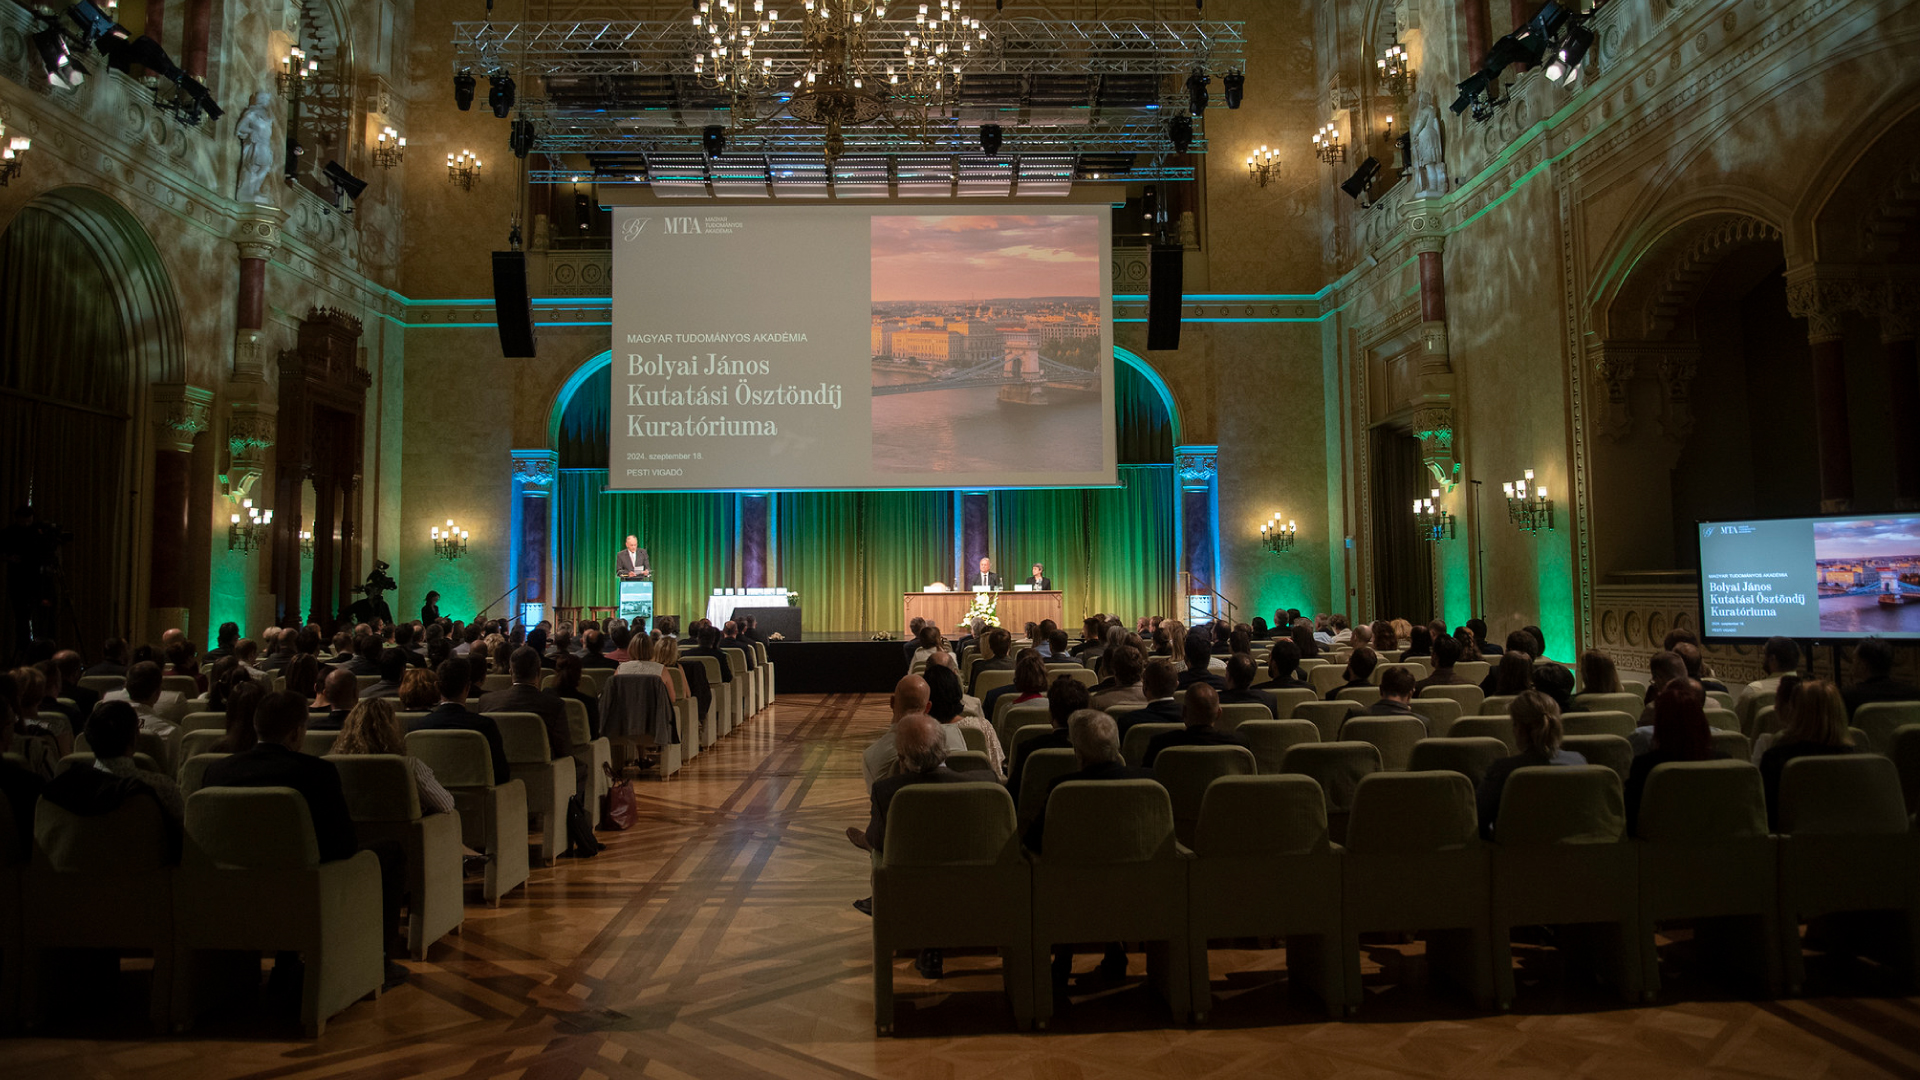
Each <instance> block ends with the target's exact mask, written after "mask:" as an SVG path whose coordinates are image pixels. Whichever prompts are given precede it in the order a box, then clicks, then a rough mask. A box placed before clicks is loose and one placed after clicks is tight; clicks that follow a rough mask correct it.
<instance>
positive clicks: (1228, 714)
mask: <svg viewBox="0 0 1920 1080" xmlns="http://www.w3.org/2000/svg"><path fill="white" fill-rule="evenodd" d="M1271 719H1273V714H1272V713H1271V712H1268V711H1267V707H1266V706H1265V705H1262V704H1260V703H1259V702H1257V701H1235V702H1230V703H1228V704H1226V705H1222V706H1220V719H1218V720H1215V721H1214V722H1213V726H1214V727H1216V728H1219V729H1220V730H1221V731H1237V730H1239V728H1240V725H1241V724H1244V723H1246V722H1247V721H1249V720H1271Z"/></svg>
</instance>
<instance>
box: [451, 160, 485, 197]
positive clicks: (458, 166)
mask: <svg viewBox="0 0 1920 1080" xmlns="http://www.w3.org/2000/svg"><path fill="white" fill-rule="evenodd" d="M447 179H448V180H449V181H451V182H453V183H455V184H459V185H460V190H462V191H472V190H473V185H475V184H477V183H479V182H480V159H479V158H477V157H475V156H474V155H473V151H471V150H462V151H460V153H458V154H448V155H447Z"/></svg>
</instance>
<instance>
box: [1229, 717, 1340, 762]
mask: <svg viewBox="0 0 1920 1080" xmlns="http://www.w3.org/2000/svg"><path fill="white" fill-rule="evenodd" d="M1233 733H1234V734H1235V735H1238V736H1240V738H1241V740H1242V741H1243V742H1245V743H1246V744H1247V749H1249V750H1251V751H1253V761H1254V764H1255V765H1256V766H1258V767H1259V769H1260V771H1261V772H1262V773H1277V772H1279V771H1280V763H1281V762H1282V761H1283V760H1285V759H1286V756H1287V749H1288V748H1289V747H1292V746H1298V745H1299V744H1301V743H1312V742H1319V741H1320V729H1319V728H1317V727H1314V726H1313V724H1312V723H1310V722H1309V721H1306V720H1249V721H1247V722H1246V723H1244V724H1241V725H1240V726H1239V727H1237V728H1235V729H1234V730H1233Z"/></svg>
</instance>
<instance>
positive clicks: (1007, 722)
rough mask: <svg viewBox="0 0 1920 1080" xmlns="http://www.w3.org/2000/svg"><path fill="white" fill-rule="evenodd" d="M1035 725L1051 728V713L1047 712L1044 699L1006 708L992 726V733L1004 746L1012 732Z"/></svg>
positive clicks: (1010, 738)
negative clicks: (998, 737) (997, 736)
mask: <svg viewBox="0 0 1920 1080" xmlns="http://www.w3.org/2000/svg"><path fill="white" fill-rule="evenodd" d="M1035 725H1038V726H1040V727H1047V728H1050V727H1052V726H1053V713H1052V712H1050V711H1048V709H1047V703H1046V700H1045V699H1044V698H1041V699H1036V700H1034V701H1023V702H1021V703H1019V704H1018V705H1014V706H1012V707H1010V708H1008V709H1007V711H1006V712H1005V713H1003V714H1001V716H1000V719H999V721H998V722H997V723H995V724H994V733H995V734H997V735H999V736H1000V742H1001V745H1005V744H1006V743H1008V742H1010V741H1011V740H1012V736H1013V733H1014V732H1017V731H1019V730H1020V729H1021V728H1023V727H1032V726H1035Z"/></svg>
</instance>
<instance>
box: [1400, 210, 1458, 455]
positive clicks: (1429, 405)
mask: <svg viewBox="0 0 1920 1080" xmlns="http://www.w3.org/2000/svg"><path fill="white" fill-rule="evenodd" d="M1401 215H1402V219H1403V220H1404V221H1405V222H1406V225H1407V231H1408V233H1409V234H1411V235H1412V237H1413V245H1412V246H1413V250H1414V253H1415V255H1416V257H1417V258H1418V260H1419V269H1420V368H1419V372H1418V374H1417V375H1416V376H1415V378H1414V394H1413V399H1412V400H1411V401H1410V402H1409V403H1408V404H1410V405H1411V406H1412V408H1413V417H1414V425H1413V434H1414V435H1415V436H1416V437H1418V438H1419V440H1420V457H1421V460H1422V461H1423V462H1424V463H1425V464H1426V466H1427V471H1428V472H1430V473H1432V474H1433V480H1434V483H1436V484H1438V485H1440V487H1442V488H1443V489H1445V490H1447V491H1452V490H1453V486H1454V484H1456V483H1458V473H1459V471H1460V464H1459V460H1458V457H1457V455H1456V454H1455V453H1454V439H1453V390H1454V385H1453V384H1454V376H1453V357H1452V354H1451V353H1450V351H1449V346H1448V344H1447V277H1446V267H1445V263H1444V262H1443V260H1442V256H1443V253H1444V251H1445V249H1446V242H1447V238H1446V231H1445V230H1446V224H1445V222H1444V221H1443V220H1442V219H1441V217H1440V213H1439V209H1438V207H1436V206H1433V205H1431V204H1430V203H1429V202H1428V201H1427V200H1424V199H1409V200H1408V201H1407V204H1406V205H1405V206H1403V207H1402V210H1401Z"/></svg>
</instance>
